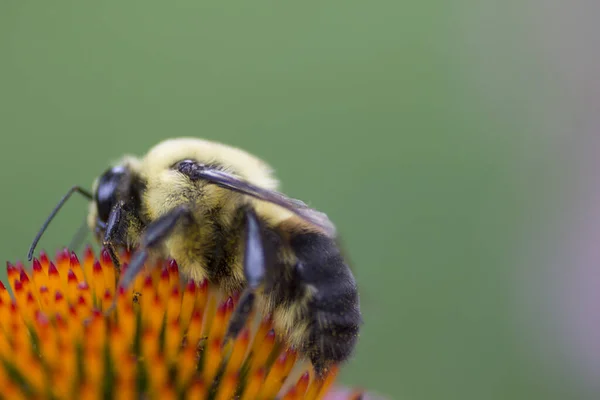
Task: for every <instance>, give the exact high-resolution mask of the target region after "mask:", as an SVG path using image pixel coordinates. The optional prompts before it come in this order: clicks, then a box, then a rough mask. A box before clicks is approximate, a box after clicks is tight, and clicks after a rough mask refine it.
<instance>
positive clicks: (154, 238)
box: [119, 206, 193, 288]
mask: <svg viewBox="0 0 600 400" xmlns="http://www.w3.org/2000/svg"><path fill="white" fill-rule="evenodd" d="M184 219H187V220H192V219H193V215H192V213H191V211H190V209H189V208H188V207H187V206H180V207H177V208H174V209H173V210H171V211H169V212H168V213H166V214H165V215H162V216H161V217H159V218H157V219H156V220H155V221H153V222H152V223H151V224H149V225H148V227H147V228H146V231H145V232H144V235H143V236H142V239H141V243H140V246H139V250H138V251H137V252H136V254H134V255H133V257H132V259H131V262H130V263H129V266H128V268H127V269H126V270H125V272H124V273H123V275H121V280H120V283H119V285H120V286H122V287H124V288H127V286H129V285H130V284H131V282H133V280H134V279H135V277H136V276H137V275H138V274H139V273H140V272H141V270H142V268H143V267H144V263H145V262H146V259H147V258H148V256H149V255H150V250H152V249H156V248H158V247H159V246H160V245H161V244H162V243H163V242H164V240H165V239H166V238H168V237H169V235H170V234H171V233H172V232H173V230H174V229H175V227H176V226H177V223H178V222H180V221H181V220H184Z"/></svg>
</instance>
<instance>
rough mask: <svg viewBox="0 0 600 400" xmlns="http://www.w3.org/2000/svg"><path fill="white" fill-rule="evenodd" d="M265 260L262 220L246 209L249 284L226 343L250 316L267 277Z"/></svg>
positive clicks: (245, 256) (247, 276) (226, 336)
mask: <svg viewBox="0 0 600 400" xmlns="http://www.w3.org/2000/svg"><path fill="white" fill-rule="evenodd" d="M265 260H266V257H265V251H264V245H263V237H262V233H261V226H260V222H259V220H258V217H257V216H256V214H255V212H254V211H253V210H248V211H246V246H245V251H244V275H245V277H246V282H247V286H246V289H244V291H243V292H242V295H241V297H240V301H239V303H238V306H237V307H236V308H235V310H234V312H233V315H232V316H231V320H230V322H229V327H228V328H227V333H226V335H225V343H226V342H227V341H228V340H229V339H233V338H235V337H237V336H238V335H239V333H240V332H241V330H242V329H243V327H244V325H246V322H247V321H248V318H249V317H250V313H251V312H252V308H253V306H254V299H255V297H256V295H255V291H256V290H257V289H258V288H259V287H260V285H261V284H262V282H263V280H264V277H265V270H266V261H265Z"/></svg>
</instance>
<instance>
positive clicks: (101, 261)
mask: <svg viewBox="0 0 600 400" xmlns="http://www.w3.org/2000/svg"><path fill="white" fill-rule="evenodd" d="M128 260H129V258H128V255H127V254H124V255H123V261H124V264H123V269H126V268H127V261H128ZM7 276H8V283H9V286H10V289H11V291H12V296H11V294H10V293H9V291H8V289H7V288H6V287H5V286H4V285H3V284H2V283H1V282H0V361H1V364H0V394H1V395H2V396H3V397H4V398H10V399H18V398H39V399H44V398H48V399H106V398H115V399H117V398H119V399H139V398H148V399H171V398H172V399H188V398H189V399H215V400H221V399H222V400H226V399H274V398H280V399H285V400H292V399H294V400H295V399H310V400H314V399H323V398H324V397H325V396H326V395H327V393H328V392H329V390H330V388H331V385H332V384H333V382H334V381H335V378H336V374H337V372H338V369H337V367H336V368H332V369H331V370H329V371H328V373H327V375H326V376H325V378H324V379H323V380H320V379H317V378H316V377H315V375H314V372H313V370H312V368H311V367H310V364H309V363H307V362H305V361H303V360H302V359H301V358H300V357H299V355H298V354H297V353H296V352H295V351H294V349H291V348H288V347H287V346H286V345H285V340H283V338H278V337H276V335H275V334H274V331H273V327H272V325H271V322H270V321H269V319H268V318H266V317H264V316H256V318H254V319H252V320H251V321H249V323H248V325H247V326H246V327H245V329H244V330H243V331H242V333H241V334H240V335H239V336H238V337H237V338H236V339H235V340H233V341H231V342H230V343H224V342H223V340H224V335H225V331H226V327H227V324H228V321H229V319H230V317H231V315H232V313H233V310H234V308H235V305H236V304H235V303H236V299H235V298H232V297H224V296H223V295H222V294H221V293H220V292H219V291H218V289H217V288H215V287H212V286H211V285H209V284H207V283H206V282H202V283H199V284H197V283H194V282H184V281H183V280H182V279H181V278H180V276H179V272H178V268H177V264H176V263H175V262H174V261H168V262H167V261H165V262H159V263H157V265H153V266H148V265H147V266H146V267H145V271H144V273H142V274H140V275H139V276H138V277H137V279H136V281H135V282H134V284H133V285H131V287H130V289H127V290H123V289H122V288H117V285H116V283H117V281H118V275H117V274H116V270H115V268H114V266H113V264H112V262H111V259H110V257H109V256H108V254H107V253H106V252H105V251H102V252H101V254H100V257H99V258H98V259H97V258H96V257H95V255H94V254H93V252H92V250H91V249H89V248H88V249H86V250H85V252H84V255H83V258H82V261H81V262H80V260H79V258H78V257H77V256H76V255H75V254H74V253H71V252H69V251H67V250H64V251H60V252H59V253H58V254H57V256H56V258H55V259H54V260H50V259H49V258H48V257H47V255H46V254H44V253H42V254H41V255H40V258H39V259H35V260H34V261H33V263H32V266H31V268H27V269H26V268H25V267H24V266H23V265H22V264H11V263H8V264H7ZM113 305H114V308H113V309H112V310H111V312H106V311H107V310H108V309H109V308H110V307H111V306H113ZM361 396H362V394H361V393H360V392H359V391H355V392H352V391H350V392H348V393H347V394H346V395H344V397H343V398H345V399H358V398H361ZM338 398H339V397H338Z"/></svg>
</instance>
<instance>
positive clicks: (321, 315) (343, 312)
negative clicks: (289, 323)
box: [290, 232, 361, 371]
mask: <svg viewBox="0 0 600 400" xmlns="http://www.w3.org/2000/svg"><path fill="white" fill-rule="evenodd" d="M290 245H291V246H292V248H293V250H294V252H295V254H296V257H297V259H298V266H297V273H298V278H299V282H302V284H303V285H305V286H306V287H307V288H308V290H310V291H311V292H312V298H311V300H310V301H309V303H308V308H307V319H308V323H309V329H308V331H309V335H308V338H307V341H306V343H305V344H304V346H303V347H304V349H303V352H304V353H305V354H306V355H307V356H309V357H310V359H311V362H312V364H313V366H314V367H315V370H317V371H319V370H322V369H323V368H325V367H327V366H328V365H330V364H336V363H340V362H343V361H346V360H347V359H348V358H349V357H350V356H351V354H352V352H353V350H354V347H355V345H356V342H357V339H358V331H359V326H360V324H361V316H360V307H359V297H358V290H357V286H356V281H355V279H354V276H353V275H352V272H351V271H350V268H349V267H348V265H347V264H346V262H345V261H344V258H343V257H342V254H341V253H340V250H339V247H338V245H337V243H336V242H335V240H333V239H331V238H329V237H327V236H325V235H322V234H319V233H315V232H309V233H297V234H295V235H293V236H292V237H291V238H290Z"/></svg>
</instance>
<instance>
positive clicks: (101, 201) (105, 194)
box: [94, 167, 126, 222]
mask: <svg viewBox="0 0 600 400" xmlns="http://www.w3.org/2000/svg"><path fill="white" fill-rule="evenodd" d="M125 173H126V171H125V169H124V168H123V167H114V168H111V169H109V170H107V171H106V172H105V173H104V174H102V176H101V177H100V179H99V181H98V188H97V189H96V193H95V194H94V197H95V200H96V207H97V209H98V219H99V220H100V221H103V222H107V221H108V217H109V215H110V211H111V210H112V208H113V206H114V205H115V203H116V201H117V191H118V188H119V185H120V184H121V182H122V179H123V177H124V176H125Z"/></svg>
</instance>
